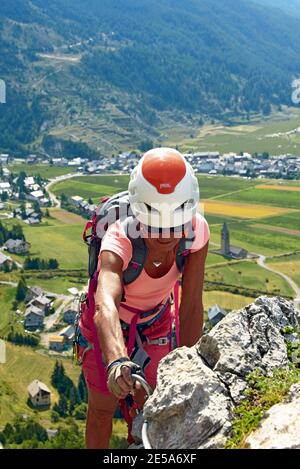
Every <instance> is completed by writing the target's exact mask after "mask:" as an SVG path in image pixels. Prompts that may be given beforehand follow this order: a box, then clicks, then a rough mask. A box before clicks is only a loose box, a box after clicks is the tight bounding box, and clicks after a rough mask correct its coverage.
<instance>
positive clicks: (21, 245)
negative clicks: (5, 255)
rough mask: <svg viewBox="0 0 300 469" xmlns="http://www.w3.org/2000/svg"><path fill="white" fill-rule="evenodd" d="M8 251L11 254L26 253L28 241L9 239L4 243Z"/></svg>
mask: <svg viewBox="0 0 300 469" xmlns="http://www.w3.org/2000/svg"><path fill="white" fill-rule="evenodd" d="M5 247H6V249H7V250H8V252H11V253H13V254H26V253H27V252H28V251H29V249H30V243H27V241H24V240H23V239H9V240H8V241H6V243H5Z"/></svg>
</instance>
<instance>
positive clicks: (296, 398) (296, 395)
mask: <svg viewBox="0 0 300 469" xmlns="http://www.w3.org/2000/svg"><path fill="white" fill-rule="evenodd" d="M246 443H247V444H248V447H249V448H250V449H300V384H295V385H294V386H292V388H291V390H290V393H289V395H288V398H287V400H286V401H285V402H283V403H281V404H276V405H274V406H273V407H271V409H269V410H268V412H266V415H265V417H264V419H263V420H262V422H261V424H260V426H259V428H258V429H257V430H255V432H253V433H252V434H251V435H250V436H249V437H248V439H247V440H246Z"/></svg>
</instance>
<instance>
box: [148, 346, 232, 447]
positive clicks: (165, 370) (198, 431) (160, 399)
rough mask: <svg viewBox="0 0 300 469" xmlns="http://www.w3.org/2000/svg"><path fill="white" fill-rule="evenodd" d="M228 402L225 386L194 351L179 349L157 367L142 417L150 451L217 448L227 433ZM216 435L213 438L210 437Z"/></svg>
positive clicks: (185, 348)
mask: <svg viewBox="0 0 300 469" xmlns="http://www.w3.org/2000/svg"><path fill="white" fill-rule="evenodd" d="M230 408H231V401H230V399H229V397H228V395H227V392H226V388H225V386H224V385H223V384H222V383H221V381H220V380H219V379H218V377H217V376H216V374H215V373H214V372H213V371H212V370H210V369H209V368H208V367H207V366H206V365H205V364H204V363H203V362H202V360H201V358H200V357H199V355H198V354H197V350H196V349H195V348H192V349H189V348H187V347H182V348H179V349H177V350H175V351H174V352H173V353H172V354H170V355H168V356H167V357H166V358H165V359H164V361H163V363H162V366H160V367H159V371H158V381H157V388H156V391H155V393H154V395H153V396H152V397H151V399H150V400H149V401H148V402H147V405H146V406H145V410H144V417H145V419H147V420H148V421H149V422H151V424H150V425H149V430H148V437H149V440H150V442H151V443H152V445H153V447H154V448H157V449H165V448H198V447H199V446H200V445H201V444H205V443H206V442H207V440H208V439H210V440H211V441H210V446H217V445H218V444H219V443H221V441H222V440H223V437H224V435H225V434H226V432H227V431H228V429H229V427H228V422H229V420H230ZM214 435H216V437H214Z"/></svg>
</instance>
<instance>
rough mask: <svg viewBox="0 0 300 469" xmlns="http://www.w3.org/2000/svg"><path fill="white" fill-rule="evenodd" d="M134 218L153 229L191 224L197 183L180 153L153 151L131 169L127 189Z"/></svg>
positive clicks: (194, 208)
mask: <svg viewBox="0 0 300 469" xmlns="http://www.w3.org/2000/svg"><path fill="white" fill-rule="evenodd" d="M128 192H129V203H130V207H131V210H132V212H133V214H134V216H135V217H136V218H137V219H138V220H139V221H140V222H141V223H143V224H144V225H146V226H148V227H154V228H175V227H180V226H183V225H185V224H187V223H189V222H191V220H192V218H193V217H194V215H195V214H196V211H197V207H198V203H199V186H198V180H197V178H196V176H195V174H194V171H193V168H192V167H191V165H190V164H189V163H188V162H187V161H186V160H185V159H184V157H183V156H182V155H181V153H179V151H177V150H174V149H172V148H154V149H153V150H150V151H148V152H147V153H145V155H144V156H143V157H142V158H141V160H140V161H139V163H138V165H137V166H136V167H135V168H134V170H133V171H132V174H131V178H130V181H129V186H128Z"/></svg>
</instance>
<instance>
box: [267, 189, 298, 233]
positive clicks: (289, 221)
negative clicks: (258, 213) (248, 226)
mask: <svg viewBox="0 0 300 469" xmlns="http://www.w3.org/2000/svg"><path fill="white" fill-rule="evenodd" d="M299 198H300V192H299ZM299 205H300V203H299ZM259 223H264V224H267V225H270V226H276V227H281V228H286V229H288V230H300V212H289V213H286V214H282V215H280V216H275V217H268V218H261V219H260V220H259Z"/></svg>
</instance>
